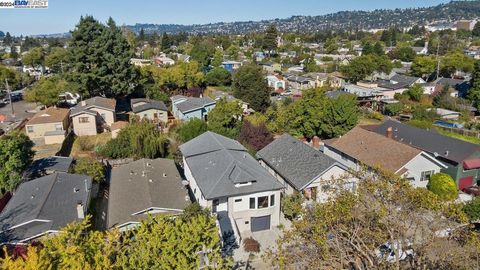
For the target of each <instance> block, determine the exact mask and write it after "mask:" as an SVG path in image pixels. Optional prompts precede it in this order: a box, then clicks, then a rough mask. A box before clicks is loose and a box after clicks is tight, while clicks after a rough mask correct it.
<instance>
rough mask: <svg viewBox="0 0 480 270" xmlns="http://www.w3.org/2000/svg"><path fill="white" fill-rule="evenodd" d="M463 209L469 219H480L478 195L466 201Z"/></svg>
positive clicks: (479, 199) (479, 198)
mask: <svg viewBox="0 0 480 270" xmlns="http://www.w3.org/2000/svg"><path fill="white" fill-rule="evenodd" d="M463 210H464V211H465V214H467V216H468V218H469V219H470V220H471V221H478V220H480V197H475V198H473V200H471V201H469V202H467V203H466V204H465V206H464V208H463Z"/></svg>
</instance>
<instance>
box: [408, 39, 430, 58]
mask: <svg viewBox="0 0 480 270" xmlns="http://www.w3.org/2000/svg"><path fill="white" fill-rule="evenodd" d="M412 49H413V50H414V51H415V53H416V54H417V55H427V54H428V41H427V42H425V45H424V46H423V47H412Z"/></svg>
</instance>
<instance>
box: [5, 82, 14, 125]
mask: <svg viewBox="0 0 480 270" xmlns="http://www.w3.org/2000/svg"><path fill="white" fill-rule="evenodd" d="M5 86H6V87H7V95H8V100H9V101H10V107H11V108H12V117H15V111H14V110H13V103H12V93H11V92H10V87H9V86H8V80H7V78H5Z"/></svg>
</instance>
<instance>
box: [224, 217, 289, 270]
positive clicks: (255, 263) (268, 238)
mask: <svg viewBox="0 0 480 270" xmlns="http://www.w3.org/2000/svg"><path fill="white" fill-rule="evenodd" d="M280 224H282V225H283V228H281V229H280V228H278V227H274V228H272V229H271V230H268V231H261V232H254V233H252V232H248V233H243V234H242V240H244V239H247V238H249V237H252V238H253V239H255V240H257V241H258V243H259V244H260V252H259V253H256V254H254V255H255V257H254V258H253V259H252V260H249V256H250V253H248V252H245V250H244V249H243V241H242V243H241V244H240V247H239V248H237V249H235V250H234V251H233V260H234V261H235V263H236V264H237V267H236V269H269V268H271V266H270V263H269V262H265V261H264V260H263V255H264V254H265V253H266V251H267V250H269V249H270V250H273V251H275V250H276V248H277V240H278V239H279V238H280V237H281V236H282V235H283V230H290V229H291V226H292V223H291V221H289V220H288V219H286V218H285V217H284V216H283V214H282V213H280ZM247 266H248V268H247Z"/></svg>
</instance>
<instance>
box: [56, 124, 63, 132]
mask: <svg viewBox="0 0 480 270" xmlns="http://www.w3.org/2000/svg"><path fill="white" fill-rule="evenodd" d="M55 130H56V131H62V130H63V125H62V124H55Z"/></svg>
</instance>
